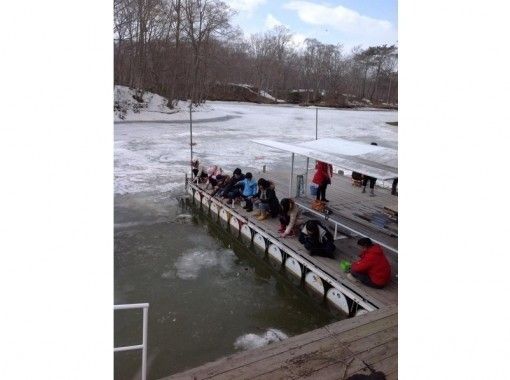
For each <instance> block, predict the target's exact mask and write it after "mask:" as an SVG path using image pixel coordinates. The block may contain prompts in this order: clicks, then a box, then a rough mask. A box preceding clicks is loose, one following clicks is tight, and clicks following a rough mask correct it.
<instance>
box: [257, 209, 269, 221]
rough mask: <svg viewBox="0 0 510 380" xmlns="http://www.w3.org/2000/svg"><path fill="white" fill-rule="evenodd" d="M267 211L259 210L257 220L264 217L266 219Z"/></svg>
mask: <svg viewBox="0 0 510 380" xmlns="http://www.w3.org/2000/svg"><path fill="white" fill-rule="evenodd" d="M267 216H268V215H267V212H266V211H261V212H260V216H257V220H264V219H267Z"/></svg>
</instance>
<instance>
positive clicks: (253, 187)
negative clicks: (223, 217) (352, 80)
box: [236, 178, 258, 197]
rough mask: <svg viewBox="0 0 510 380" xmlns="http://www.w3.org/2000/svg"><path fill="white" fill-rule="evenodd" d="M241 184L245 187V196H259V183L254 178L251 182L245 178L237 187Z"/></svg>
mask: <svg viewBox="0 0 510 380" xmlns="http://www.w3.org/2000/svg"><path fill="white" fill-rule="evenodd" d="M241 184H242V185H243V196H245V197H253V196H254V195H255V194H257V187H258V186H257V181H255V180H254V179H253V178H252V179H251V180H249V179H248V178H245V179H243V180H242V181H239V182H237V183H236V186H237V185H241Z"/></svg>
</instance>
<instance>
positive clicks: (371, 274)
mask: <svg viewBox="0 0 510 380" xmlns="http://www.w3.org/2000/svg"><path fill="white" fill-rule="evenodd" d="M358 245H359V246H361V247H363V251H362V252H361V254H360V260H358V261H356V262H354V263H352V265H351V273H349V274H348V275H347V277H348V278H349V279H350V280H352V281H361V282H362V283H363V284H365V285H368V286H370V287H372V288H379V289H380V288H383V287H384V286H386V285H387V284H388V283H389V282H390V280H391V266H390V263H389V262H388V259H386V257H385V256H384V253H383V250H382V248H381V247H380V246H379V245H377V244H374V243H372V240H370V239H369V238H361V239H359V240H358Z"/></svg>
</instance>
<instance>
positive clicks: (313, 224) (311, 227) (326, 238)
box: [299, 220, 336, 259]
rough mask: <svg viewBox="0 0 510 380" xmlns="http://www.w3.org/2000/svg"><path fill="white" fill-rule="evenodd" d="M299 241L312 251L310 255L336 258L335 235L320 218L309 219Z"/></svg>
mask: <svg viewBox="0 0 510 380" xmlns="http://www.w3.org/2000/svg"><path fill="white" fill-rule="evenodd" d="M299 242H300V243H301V244H303V245H304V247H305V248H306V250H307V251H309V252H310V256H324V257H329V258H332V259H334V258H335V256H334V255H333V252H334V251H335V249H336V247H335V244H334V240H333V235H332V234H331V232H329V231H328V229H327V228H326V227H325V226H323V225H322V224H321V222H319V221H318V220H309V221H308V222H306V223H305V225H304V226H303V228H302V229H301V233H300V234H299Z"/></svg>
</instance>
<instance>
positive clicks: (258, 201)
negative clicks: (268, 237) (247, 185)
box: [253, 178, 280, 220]
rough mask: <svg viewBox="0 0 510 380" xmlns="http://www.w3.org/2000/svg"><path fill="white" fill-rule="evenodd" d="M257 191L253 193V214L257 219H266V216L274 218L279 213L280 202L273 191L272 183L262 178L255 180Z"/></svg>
mask: <svg viewBox="0 0 510 380" xmlns="http://www.w3.org/2000/svg"><path fill="white" fill-rule="evenodd" d="M257 184H258V186H259V191H258V192H257V194H256V195H255V197H254V199H255V201H254V202H253V203H254V205H255V208H256V209H257V213H256V214H255V215H254V216H255V217H256V218H257V220H264V219H267V218H268V216H271V218H274V217H275V216H276V215H278V214H279V213H280V203H279V202H278V198H277V197H276V192H275V191H274V183H273V182H271V181H268V180H265V179H264V178H260V179H259V180H258V182H257Z"/></svg>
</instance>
